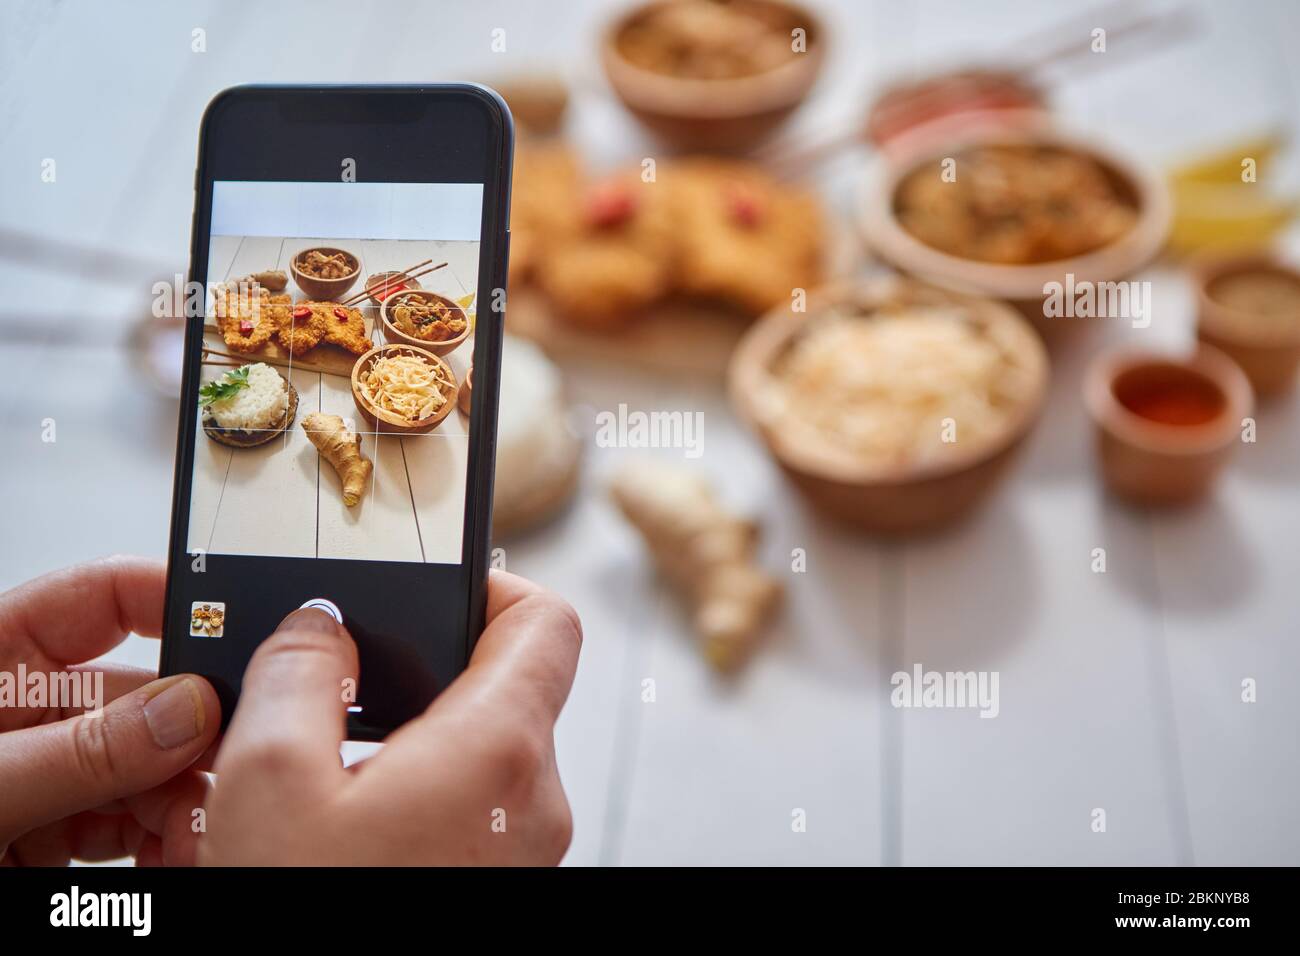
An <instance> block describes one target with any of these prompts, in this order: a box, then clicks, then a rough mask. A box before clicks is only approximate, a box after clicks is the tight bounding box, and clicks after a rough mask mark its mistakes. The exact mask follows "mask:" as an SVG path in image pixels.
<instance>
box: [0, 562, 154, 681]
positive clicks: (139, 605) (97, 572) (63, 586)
mask: <svg viewBox="0 0 1300 956" xmlns="http://www.w3.org/2000/svg"><path fill="white" fill-rule="evenodd" d="M166 580H167V572H166V568H165V567H164V565H163V564H162V562H160V561H150V560H148V559H146V558H134V557H126V556H122V555H118V556H115V557H111V558H101V559H100V560H98V561H90V562H87V563H85V564H77V565H73V566H72V567H70V568H64V569H63V570H61V571H53V572H51V573H50V574H46V575H44V576H42V577H39V578H36V579H35V580H34V581H28V582H27V583H26V584H20V585H19V586H18V587H16V588H14V589H13V590H11V591H8V592H6V593H4V594H2V595H0V635H4V640H5V642H6V643H7V644H9V645H10V648H8V649H6V650H7V653H5V652H3V651H0V653H5V656H9V655H10V654H16V655H17V656H18V659H19V660H30V659H31V658H32V656H33V652H39V653H40V654H42V655H44V656H45V657H46V658H48V659H49V660H50V661H52V662H54V663H56V664H80V663H83V662H84V661H89V660H92V659H93V658H96V657H98V656H99V655H100V654H103V653H105V652H107V651H109V650H111V649H112V648H114V647H116V646H117V645H118V644H120V643H121V642H122V639H123V638H124V637H126V635H127V634H130V633H133V632H134V633H136V634H140V635H143V636H144V637H157V636H158V635H159V634H161V633H162V617H163V592H164V590H165V588H166Z"/></svg>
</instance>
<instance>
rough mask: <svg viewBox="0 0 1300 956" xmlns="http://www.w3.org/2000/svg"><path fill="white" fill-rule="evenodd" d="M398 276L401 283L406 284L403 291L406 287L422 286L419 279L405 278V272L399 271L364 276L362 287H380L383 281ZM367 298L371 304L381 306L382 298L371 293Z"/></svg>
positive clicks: (415, 287)
mask: <svg viewBox="0 0 1300 956" xmlns="http://www.w3.org/2000/svg"><path fill="white" fill-rule="evenodd" d="M398 276H401V277H402V284H403V285H405V286H406V289H403V290H402V291H403V292H405V291H407V290H408V289H422V288H424V287H423V286H421V285H420V280H419V279H408V278H406V276H405V274H404V273H401V272H376V273H375V274H374V275H372V276H367V277H366V284H365V286H363V288H365V289H367V290H369V289H374V288H376V287H378V288H380V289H382V288H383V284H384V283H385V282H387V281H389V280H391V279H396V278H397V277H398ZM395 294H396V293H394V295H395ZM367 298H369V299H370V302H371V304H372V305H376V306H381V305H383V304H384V303H383V300H382V299H376V298H375V297H374V296H373V295H371V296H368V297H367Z"/></svg>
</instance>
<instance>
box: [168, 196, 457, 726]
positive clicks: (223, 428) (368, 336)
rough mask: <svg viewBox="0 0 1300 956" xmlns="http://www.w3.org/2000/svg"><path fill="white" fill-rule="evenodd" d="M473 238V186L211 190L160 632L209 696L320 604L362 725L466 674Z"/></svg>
mask: <svg viewBox="0 0 1300 956" xmlns="http://www.w3.org/2000/svg"><path fill="white" fill-rule="evenodd" d="M482 218H483V186H482V185H481V184H475V183H418V182H397V183H384V182H376V183H367V182H280V181H276V182H270V181H230V180H216V181H214V182H213V183H212V198H211V214H210V229H209V235H208V245H207V282H206V284H205V286H204V296H205V299H204V305H203V309H202V312H203V317H202V319H203V328H202V345H201V355H200V359H199V366H198V374H197V376H192V377H191V382H192V384H191V388H190V394H188V395H187V396H185V397H184V398H183V401H185V402H186V403H188V409H189V414H192V415H193V416H194V420H195V431H194V433H193V434H194V439H193V443H192V461H191V462H190V463H189V467H188V469H187V470H184V471H182V475H181V479H180V484H179V491H180V495H181V497H182V498H183V499H184V503H185V505H186V510H187V516H186V517H185V518H184V523H183V524H181V525H179V526H178V534H180V535H183V537H184V540H185V551H186V555H187V557H188V559H189V567H176V568H175V569H174V572H173V608H172V610H173V618H174V619H175V620H173V622H172V623H173V629H172V632H171V633H172V634H178V635H179V638H178V639H179V640H181V641H184V642H187V644H188V645H189V646H187V647H185V648H184V653H183V655H182V656H181V658H180V659H181V661H182V662H183V663H184V665H185V666H186V667H187V668H189V669H194V670H199V671H200V672H201V673H205V674H208V675H211V676H213V677H214V679H215V681H216V682H217V684H218V687H219V689H224V690H225V691H227V692H228V693H230V694H231V695H233V692H234V691H235V690H236V689H237V687H238V681H239V677H240V675H241V674H242V671H243V667H244V665H245V664H246V662H247V660H248V658H249V657H250V656H251V653H252V651H253V650H254V649H255V648H256V645H257V644H258V643H260V641H261V640H262V639H264V638H265V637H266V636H267V635H268V634H270V633H271V632H272V631H273V630H274V629H275V626H276V625H277V624H278V622H279V621H280V619H282V618H283V617H284V615H285V614H287V613H288V612H290V611H292V610H293V609H294V608H297V607H300V606H303V605H306V604H312V603H313V602H314V604H315V606H317V607H321V608H322V609H324V610H326V611H329V612H330V613H333V614H335V615H336V616H337V617H338V618H339V619H340V620H341V621H344V622H345V623H346V624H347V626H348V628H349V630H350V631H351V632H352V634H353V636H354V638H355V639H356V640H357V643H358V647H359V649H360V652H361V658H362V660H361V665H362V674H363V675H364V683H363V684H361V685H360V686H358V687H357V688H355V689H354V694H353V698H352V699H350V700H349V701H348V703H349V711H350V713H351V714H352V715H353V720H354V724H355V725H356V726H359V727H362V728H364V727H365V726H366V725H368V724H374V725H375V726H379V727H390V726H392V725H394V724H395V723H396V722H399V721H400V720H401V719H404V718H405V717H408V716H410V714H411V712H412V711H413V710H418V708H419V706H420V705H422V704H423V703H424V702H427V700H429V699H431V698H432V697H433V696H434V695H435V694H436V693H437V691H438V690H440V689H441V687H442V686H445V683H446V682H447V681H449V680H450V679H451V678H452V677H454V675H455V673H456V672H458V670H459V669H460V668H461V667H462V666H463V663H464V656H465V653H466V652H465V646H464V634H465V632H466V628H467V623H466V618H465V615H466V607H465V605H466V601H465V596H464V595H465V589H466V579H465V566H466V565H467V554H466V550H467V542H466V536H465V526H466V521H467V481H468V475H469V461H470V444H471V429H470V421H469V411H470V404H469V396H470V386H471V384H472V376H471V370H472V356H473V353H474V330H475V320H476V317H477V315H478V314H479V311H480V307H481V304H480V303H479V302H478V301H477V298H478V289H479V287H480V281H479V271H480V270H479V265H480V263H479V245H480V229H481V221H482ZM191 321H192V322H193V321H197V319H191ZM181 614H185V615H188V617H187V618H186V619H185V620H184V621H180V620H179V616H180V615H181ZM370 685H379V686H382V687H383V688H384V694H383V695H369V696H368V695H367V694H366V693H365V688H366V686H370ZM343 692H344V693H346V692H347V689H346V688H344V689H343ZM363 735H364V734H363Z"/></svg>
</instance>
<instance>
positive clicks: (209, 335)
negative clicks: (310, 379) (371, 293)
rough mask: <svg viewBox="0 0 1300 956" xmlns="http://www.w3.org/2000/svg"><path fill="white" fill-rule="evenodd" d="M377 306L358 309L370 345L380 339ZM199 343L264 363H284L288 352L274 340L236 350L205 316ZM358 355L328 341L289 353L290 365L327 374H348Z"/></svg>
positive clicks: (282, 364)
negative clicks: (250, 349) (300, 352)
mask: <svg viewBox="0 0 1300 956" xmlns="http://www.w3.org/2000/svg"><path fill="white" fill-rule="evenodd" d="M378 311H379V310H378V309H376V308H375V307H374V306H373V305H366V306H364V307H362V308H361V314H362V316H363V317H364V318H365V322H366V334H367V335H368V336H370V339H371V341H372V342H374V344H376V345H379V344H380V342H379V341H378V339H377V336H376V335H375V321H376V318H377V313H378ZM203 329H204V331H203V344H204V345H205V346H207V347H208V348H210V349H217V350H218V351H221V352H228V353H230V354H231V355H238V356H239V358H240V360H241V361H244V362H265V363H266V364H267V365H276V366H288V365H289V359H290V355H289V351H288V349H284V348H281V347H280V345H279V344H278V343H276V341H275V340H274V339H272V340H271V341H269V342H267V343H266V344H265V345H263V346H262V347H261V348H260V349H258V350H257V351H256V352H236V351H235V350H234V349H232V348H231V347H230V346H228V345H227V344H226V340H225V339H224V338H223V337H222V335H221V333H220V332H219V331H218V330H217V325H216V321H215V320H214V319H213V318H211V317H209V318H208V319H206V320H205V321H204V323H203ZM358 358H360V356H357V355H353V354H352V353H351V352H349V351H348V350H347V349H343V348H339V347H338V346H337V345H332V344H330V343H329V342H322V343H320V344H319V345H317V346H316V347H315V348H314V349H312V350H311V351H310V352H307V353H306V354H305V355H297V356H293V367H294V368H301V369H305V370H307V371H312V372H325V373H327V374H330V375H343V376H351V375H352V366H353V365H355V364H356V362H357V359H358ZM215 361H226V360H225V359H224V358H219V357H218V358H216V359H215Z"/></svg>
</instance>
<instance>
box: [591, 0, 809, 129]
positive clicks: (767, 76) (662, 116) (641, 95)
mask: <svg viewBox="0 0 1300 956" xmlns="http://www.w3.org/2000/svg"><path fill="white" fill-rule="evenodd" d="M674 2H676V0H651V2H648V3H641V4H637V5H636V6H633V7H632V8H631V9H629V10H627V11H626V12H625V13H623V14H622V15H620V16H619V17H618V18H617V19H615V20H614V21H613V22H612V23H611V24H610V25H609V26H608V27H607V28H606V30H605V32H604V35H603V37H602V38H601V41H600V53H601V62H602V64H603V65H604V68H605V76H606V77H607V78H608V79H609V83H610V86H612V87H613V88H614V92H615V93H616V94H617V95H618V98H619V99H620V100H622V102H623V105H624V106H626V107H627V108H628V110H630V111H631V113H632V114H633V115H634V116H636V118H637V119H639V120H640V121H641V122H642V123H643V124H645V126H646V127H648V128H649V129H650V130H652V131H653V132H654V133H656V134H658V135H659V136H661V137H663V138H664V139H666V140H668V141H669V142H670V143H673V144H675V145H677V146H680V147H682V148H686V149H691V150H695V151H699V150H704V151H714V152H719V151H720V152H732V151H743V150H745V149H748V148H749V147H750V146H753V145H754V144H755V143H757V142H759V141H760V140H762V139H764V138H765V137H767V136H768V135H769V134H770V133H771V132H772V131H773V130H775V129H776V127H778V126H779V125H780V124H781V123H783V122H784V121H785V120H786V118H787V117H789V115H790V114H791V113H792V112H794V110H795V109H796V108H797V107H798V106H799V105H800V104H801V103H802V102H803V100H804V98H805V97H807V95H808V93H809V91H810V90H811V89H812V87H813V84H814V83H815V82H816V80H817V76H818V74H819V73H820V72H821V69H822V64H823V62H824V60H825V57H824V47H825V44H826V42H827V40H826V37H827V32H826V30H825V28H824V27H823V26H822V22H821V20H820V18H818V17H817V16H815V15H814V14H813V13H812V12H811V11H809V10H808V9H807V8H805V7H803V6H801V5H799V4H796V3H788V2H785V0H735V2H734V3H732V4H731V6H732V7H733V8H734V7H750V8H755V9H759V10H762V11H763V13H764V15H766V16H768V17H771V18H773V19H780V20H784V21H785V22H787V23H788V24H789V28H790V30H793V29H795V28H797V27H798V28H802V29H804V30H805V31H806V39H807V51H806V52H804V53H799V54H797V55H795V56H794V57H793V59H792V60H791V61H790V62H789V63H786V64H783V65H781V66H779V67H776V68H775V69H771V70H766V71H764V72H762V73H757V74H755V75H753V76H746V77H741V78H737V79H717V80H714V79H696V78H687V77H677V76H671V75H668V74H665V73H658V72H655V71H653V70H648V69H645V68H644V67H641V66H637V65H635V64H633V63H631V62H629V61H628V60H627V59H626V58H625V57H624V55H623V53H622V51H621V50H620V49H619V39H620V37H621V36H622V34H623V33H624V31H626V30H627V29H628V28H629V27H631V26H635V25H637V24H638V23H640V22H643V21H644V20H645V19H646V18H647V17H648V16H650V15H652V14H653V13H655V12H656V11H658V10H660V9H662V8H664V7H666V6H669V5H671V4H672V3H674ZM786 32H787V33H788V31H786Z"/></svg>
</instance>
